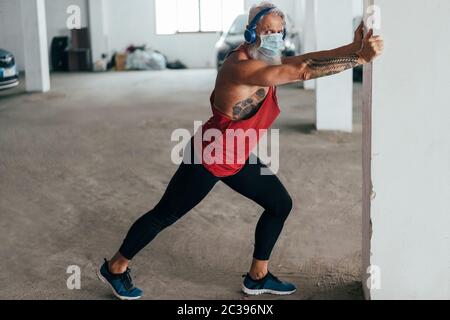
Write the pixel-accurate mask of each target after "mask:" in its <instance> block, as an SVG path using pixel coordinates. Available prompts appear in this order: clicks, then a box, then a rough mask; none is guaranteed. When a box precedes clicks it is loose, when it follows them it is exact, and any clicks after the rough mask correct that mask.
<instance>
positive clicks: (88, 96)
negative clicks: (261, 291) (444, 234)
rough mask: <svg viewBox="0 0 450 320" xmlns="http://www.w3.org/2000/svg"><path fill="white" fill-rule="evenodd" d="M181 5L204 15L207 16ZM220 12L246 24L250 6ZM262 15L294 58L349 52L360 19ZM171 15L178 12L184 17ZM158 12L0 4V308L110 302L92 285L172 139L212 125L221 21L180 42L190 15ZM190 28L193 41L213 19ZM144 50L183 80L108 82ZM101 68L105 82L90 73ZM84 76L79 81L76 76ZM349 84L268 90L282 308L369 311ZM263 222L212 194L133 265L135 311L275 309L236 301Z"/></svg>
mask: <svg viewBox="0 0 450 320" xmlns="http://www.w3.org/2000/svg"><path fill="white" fill-rule="evenodd" d="M228 1H230V0H227V2H228ZM183 2H186V3H187V2H189V3H190V4H191V5H193V6H197V7H198V8H201V7H202V5H201V2H203V1H200V0H183ZM216 2H217V3H220V4H221V5H222V6H223V2H225V1H220V0H218V1H216ZM230 2H233V3H234V5H235V7H233V8H234V9H233V10H237V12H238V13H245V12H248V9H249V8H250V7H251V6H252V5H253V4H255V3H259V2H260V1H251V0H233V1H230ZM272 2H273V3H274V4H276V5H277V6H279V7H280V8H281V9H282V10H283V11H284V12H286V13H287V14H288V15H289V16H290V18H291V20H292V22H293V25H295V30H296V31H298V35H299V43H300V45H299V46H298V47H297V48H296V50H298V52H297V54H301V53H305V52H310V51H316V50H324V49H329V48H332V47H336V46H340V45H344V44H346V43H349V42H351V40H352V37H353V30H354V25H355V20H357V19H359V20H360V19H361V18H362V16H363V1H362V0H360V1H359V0H348V1H343V2H342V3H341V1H339V4H337V3H336V1H331V0H279V1H272ZM167 3H171V4H173V8H175V11H177V10H178V11H180V10H183V7H182V8H181V9H180V8H178V9H177V5H178V6H181V5H180V1H176V0H174V1H167ZM186 3H185V4H184V6H186ZM73 6H75V8H74V7H73ZM69 7H71V8H70V9H69ZM197 7H196V8H197ZM365 7H367V1H366V4H365ZM158 8H159V9H160V10H159V11H158ZM222 8H223V7H222ZM236 8H238V9H236ZM167 10H168V9H167V8H161V7H158V1H157V0H130V1H126V2H125V1H119V0H62V1H61V0H21V1H15V0H0V48H2V49H5V50H8V51H10V52H12V53H13V54H14V56H15V59H16V63H17V68H18V70H19V71H20V84H19V85H18V86H17V87H15V88H13V89H8V90H2V91H0V177H1V179H0V216H1V219H0V225H1V230H2V231H1V232H0V243H1V246H0V259H1V260H2V261H3V272H2V273H0V282H1V283H3V284H6V285H4V286H2V287H1V288H0V298H2V299H94V300H95V299H111V298H112V296H111V293H110V291H109V289H107V288H106V287H105V286H104V285H103V284H102V283H101V282H100V281H98V279H97V277H96V275H95V270H96V268H98V266H99V265H100V264H101V263H102V261H103V258H106V257H110V256H111V255H112V254H113V253H114V252H115V250H117V248H118V246H119V245H120V243H121V241H122V240H123V237H124V236H125V233H126V231H127V230H128V228H129V227H130V224H131V223H132V222H134V221H135V220H136V219H137V218H138V217H139V216H141V215H142V214H143V213H145V212H147V211H148V210H149V209H151V208H152V207H153V206H154V205H155V204H156V202H157V201H158V200H159V199H160V198H161V196H162V193H163V192H164V190H165V187H166V186H167V183H168V182H169V179H170V178H171V177H172V175H173V173H174V172H175V170H176V169H177V165H175V164H173V163H172V162H171V160H170V154H171V150H172V148H173V146H174V143H173V142H171V134H172V132H173V131H174V130H175V129H177V128H186V129H188V130H190V131H192V130H193V123H194V121H206V120H207V119H208V118H209V117H210V115H211V106H210V104H209V96H210V94H211V92H212V90H213V89H214V82H215V78H216V76H217V69H216V64H217V60H216V59H217V49H218V45H217V43H218V42H219V40H220V38H221V36H222V32H226V31H227V28H228V27H229V21H232V19H231V18H230V17H225V18H224V16H220V17H221V18H222V20H221V21H222V24H221V26H220V27H217V28H216V29H217V30H214V31H202V30H200V29H199V30H198V31H180V30H179V29H180V25H183V23H185V26H186V25H187V26H188V27H189V23H192V21H190V22H189V21H188V22H186V21H185V20H187V18H186V16H189V15H186V16H184V15H182V17H181V18H180V14H178V15H174V17H172V19H173V21H172V24H171V23H167V21H166V23H163V22H164V19H160V22H159V23H158V21H157V20H158V18H157V17H158V15H160V17H161V16H162V17H167V15H165V14H166V13H167V12H166V11H167ZM230 10H231V9H230ZM239 10H240V11H239ZM169 12H170V11H169ZM172 12H173V11H172ZM199 12H200V13H199V17H198V18H197V19H198V20H199V21H200V24H199V25H200V28H201V21H202V19H204V20H205V21H206V20H207V19H209V20H211V17H208V14H206V13H202V10H200V11H199ZM230 12H234V11H230ZM78 13H79V16H77V14H78ZM219 13H220V12H219ZM308 13H310V14H308ZM330 16H331V17H334V18H333V19H331V20H330ZM231 17H234V16H231ZM77 19H79V21H78V22H79V23H80V26H79V27H80V28H81V29H75V30H85V31H86V30H87V32H88V38H89V46H88V48H82V49H79V48H78V49H72V50H73V52H72V54H73V55H74V57H72V58H71V59H72V60H71V61H69V62H68V63H69V64H72V68H73V69H71V70H70V71H69V70H66V71H55V70H53V69H52V68H53V66H52V40H53V39H54V38H55V37H62V38H64V37H66V38H68V39H69V43H70V41H71V37H73V36H74V34H75V33H74V32H76V31H73V30H70V29H68V28H67V25H68V24H70V23H75V24H76V23H77ZM227 19H228V20H227ZM213 20H214V18H213ZM18 21H21V22H20V23H19V22H18ZM161 21H163V22H161ZM173 23H178V25H177V28H178V29H176V28H175V27H173V25H174V24H173ZM205 23H206V22H205ZM227 23H228V24H227ZM199 25H197V26H194V29H195V28H199ZM11 26H13V27H11ZM172 27H173V28H175V29H174V30H172V29H171V28H172ZM158 28H159V30H158ZM161 30H162V31H161ZM72 45H73V43H72ZM142 45H145V46H146V47H147V48H151V49H154V50H157V51H158V52H160V53H161V54H163V55H164V56H165V57H166V58H167V61H168V62H173V63H175V62H177V61H178V62H181V63H182V65H183V66H184V67H183V68H182V69H177V68H173V69H172V68H167V66H166V67H165V68H163V70H145V71H142V70H141V71H137V70H119V69H121V68H120V67H119V66H118V64H119V62H118V61H119V60H120V59H119V58H118V57H117V55H119V56H120V55H123V54H124V53H125V52H126V51H127V48H129V47H130V46H142ZM85 47H87V46H85ZM69 54H70V53H69ZM114 54H116V57H114ZM113 57H114V58H113ZM67 59H69V58H67ZM111 62H114V63H116V65H115V66H114V67H113V68H112V69H111V70H107V71H106V70H101V71H100V70H99V69H98V68H104V66H105V65H106V64H107V63H111ZM122 62H123V61H122ZM86 64H87V66H88V69H89V70H82V69H83V68H85V67H86ZM67 68H69V67H67ZM94 69H95V70H94ZM353 78H354V74H353V73H352V71H347V72H344V73H343V74H342V75H338V76H333V77H329V78H326V79H319V80H317V81H312V82H307V83H296V84H292V85H287V86H283V87H280V88H279V90H278V99H279V102H280V106H281V109H282V114H281V116H280V118H279V119H278V121H277V122H276V124H275V125H274V128H275V129H279V130H280V170H279V174H278V176H279V178H280V180H281V181H282V182H283V183H284V184H285V186H286V188H287V190H288V191H289V193H290V194H291V196H292V198H293V200H294V210H293V213H292V214H291V215H290V217H289V218H288V221H287V223H286V226H285V229H284V230H283V233H282V235H281V236H280V238H279V240H278V242H277V245H276V247H275V250H274V253H273V257H272V262H271V264H270V269H271V271H272V272H273V273H275V274H277V275H279V276H280V277H282V278H284V279H286V280H288V281H292V282H294V283H296V284H297V285H298V289H299V290H298V291H297V292H296V293H295V294H294V295H292V296H289V297H284V298H283V299H302V300H303V299H307V300H308V299H357V300H359V299H364V298H365V296H364V292H363V282H364V281H365V279H364V278H363V280H362V277H361V274H364V273H365V272H364V269H365V268H366V267H367V266H364V268H363V262H362V261H363V259H364V254H365V253H364V252H363V250H362V244H363V242H364V240H363V230H364V226H363V221H364V220H363V219H362V212H363V203H364V201H366V200H365V199H364V196H365V194H363V192H362V185H363V167H362V163H363V160H364V159H363V147H362V146H363V139H364V136H363V122H364V112H363V101H364V97H365V90H366V89H365V88H364V86H363V84H362V83H361V82H358V81H353ZM368 161H370V160H368ZM447 190H448V189H447ZM261 213H262V211H261V208H260V207H258V205H256V204H254V203H252V202H251V201H249V200H247V199H245V198H243V197H242V196H240V195H239V194H236V193H235V192H234V191H232V190H231V189H229V188H228V187H226V186H225V185H224V184H218V185H217V186H216V187H215V189H214V191H213V192H212V193H211V194H209V195H208V197H207V198H206V199H205V200H204V201H203V202H202V203H201V204H200V205H199V206H198V207H196V208H195V209H194V210H192V211H191V212H190V213H189V214H188V215H187V216H186V217H185V218H183V219H182V220H181V221H179V222H178V223H177V224H175V225H174V226H172V227H171V228H169V229H167V230H165V231H164V232H163V233H161V234H160V235H158V237H157V238H156V239H155V240H154V241H153V242H152V243H151V244H150V245H149V246H148V247H147V248H146V249H145V250H144V251H143V252H142V253H141V254H140V255H139V256H138V257H137V258H136V260H135V261H134V262H133V264H132V268H133V270H134V271H135V272H136V278H135V282H136V283H139V286H140V287H141V288H143V289H144V291H145V292H146V296H145V298H146V299H225V300H228V299H231V300H234V299H244V300H247V299H250V300H251V299H274V297H270V296H260V297H257V298H256V297H247V296H245V295H243V294H242V293H241V292H240V284H241V281H242V278H241V275H243V274H245V273H246V272H247V270H248V267H249V266H250V263H251V253H252V249H253V233H254V228H255V226H256V223H257V221H258V218H259V216H260V214H261ZM445 219H447V218H445ZM445 221H446V222H447V220H445ZM366 222H367V221H366ZM367 223H368V222H367ZM225 227H226V228H225ZM225 230H226V232H225ZM374 230H375V231H374V232H375V234H376V232H377V229H374ZM449 261H450V260H449ZM72 265H76V266H79V267H80V269H81V289H80V290H69V289H68V287H67V285H66V280H67V278H68V277H69V275H70V274H68V273H67V268H68V267H69V266H72ZM449 283H450V282H449ZM449 287H450V286H449ZM394 296H395V294H394ZM366 297H367V295H366ZM275 299H278V298H275Z"/></svg>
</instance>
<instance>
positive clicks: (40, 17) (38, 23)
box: [21, 0, 50, 92]
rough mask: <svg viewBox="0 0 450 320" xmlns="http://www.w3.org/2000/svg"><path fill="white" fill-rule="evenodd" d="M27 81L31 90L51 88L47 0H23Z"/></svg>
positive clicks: (44, 90)
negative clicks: (46, 16) (46, 17)
mask: <svg viewBox="0 0 450 320" xmlns="http://www.w3.org/2000/svg"><path fill="white" fill-rule="evenodd" d="M21 12H22V30H23V41H24V58H25V59H24V60H25V82H26V90H27V91H29V92H32V91H40V92H47V91H49V90H50V72H49V65H48V45H47V23H46V20H45V0H21Z"/></svg>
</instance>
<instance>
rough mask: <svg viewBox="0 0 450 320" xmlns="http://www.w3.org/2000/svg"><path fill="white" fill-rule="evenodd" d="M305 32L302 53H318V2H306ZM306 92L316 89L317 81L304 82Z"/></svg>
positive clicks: (311, 0) (310, 0) (307, 0)
mask: <svg viewBox="0 0 450 320" xmlns="http://www.w3.org/2000/svg"><path fill="white" fill-rule="evenodd" d="M305 1H306V2H305V5H304V10H305V15H304V20H303V32H302V53H303V54H304V53H309V52H314V51H317V44H316V0H305ZM303 86H304V88H305V89H306V90H314V89H315V88H316V80H309V81H305V82H303Z"/></svg>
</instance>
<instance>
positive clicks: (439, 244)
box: [363, 0, 450, 299]
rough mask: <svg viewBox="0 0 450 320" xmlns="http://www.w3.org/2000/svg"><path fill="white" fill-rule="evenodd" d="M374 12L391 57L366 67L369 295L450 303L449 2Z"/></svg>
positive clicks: (391, 5)
mask: <svg viewBox="0 0 450 320" xmlns="http://www.w3.org/2000/svg"><path fill="white" fill-rule="evenodd" d="M372 4H374V5H376V6H377V7H378V8H379V9H380V10H381V11H380V13H381V15H380V16H381V29H380V30H379V31H378V32H379V33H380V34H382V35H383V37H384V39H385V52H384V55H383V56H381V57H380V58H379V59H378V60H376V61H375V62H374V63H373V66H367V67H366V69H365V78H366V79H365V84H364V86H365V88H364V90H365V93H364V100H365V101H364V114H363V118H364V136H363V140H364V195H363V203H364V205H363V207H364V212H363V217H364V222H363V241H364V243H363V247H364V250H363V261H364V266H363V269H364V271H366V270H367V268H368V267H369V266H372V270H373V271H374V277H372V278H371V279H370V280H372V281H371V282H372V283H373V284H374V285H373V286H372V287H371V288H370V290H369V289H368V288H367V286H366V285H364V289H365V292H366V296H367V298H371V299H450V102H449V101H450V90H449V88H450V77H449V75H448V70H450V59H449V56H450V41H448V32H447V30H450V20H449V19H448V17H449V16H450V2H449V1H448V0H434V1H423V0H410V1H408V3H407V7H408V10H406V11H405V3H404V2H402V1H392V0H370V1H369V0H368V1H366V4H365V7H366V8H367V7H368V6H369V5H372ZM370 16H373V14H370ZM369 20H370V19H369ZM365 21H367V19H366V20H365ZM364 276H365V277H366V275H364ZM364 280H366V279H364ZM365 283H366V281H364V284H365Z"/></svg>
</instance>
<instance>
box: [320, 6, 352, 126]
mask: <svg viewBox="0 0 450 320" xmlns="http://www.w3.org/2000/svg"><path fill="white" fill-rule="evenodd" d="M315 9H316V23H315V28H316V44H317V50H328V49H332V48H336V47H340V46H343V45H347V44H349V43H351V42H352V41H353V2H352V0H341V1H336V0H317V1H316V8H315ZM352 72H353V71H352V70H347V71H345V72H342V73H340V74H337V75H334V76H330V77H324V78H319V79H317V80H316V126H317V129H318V130H337V131H345V132H351V131H352V128H353V123H352V122H353V109H352V108H353V73H352Z"/></svg>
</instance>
